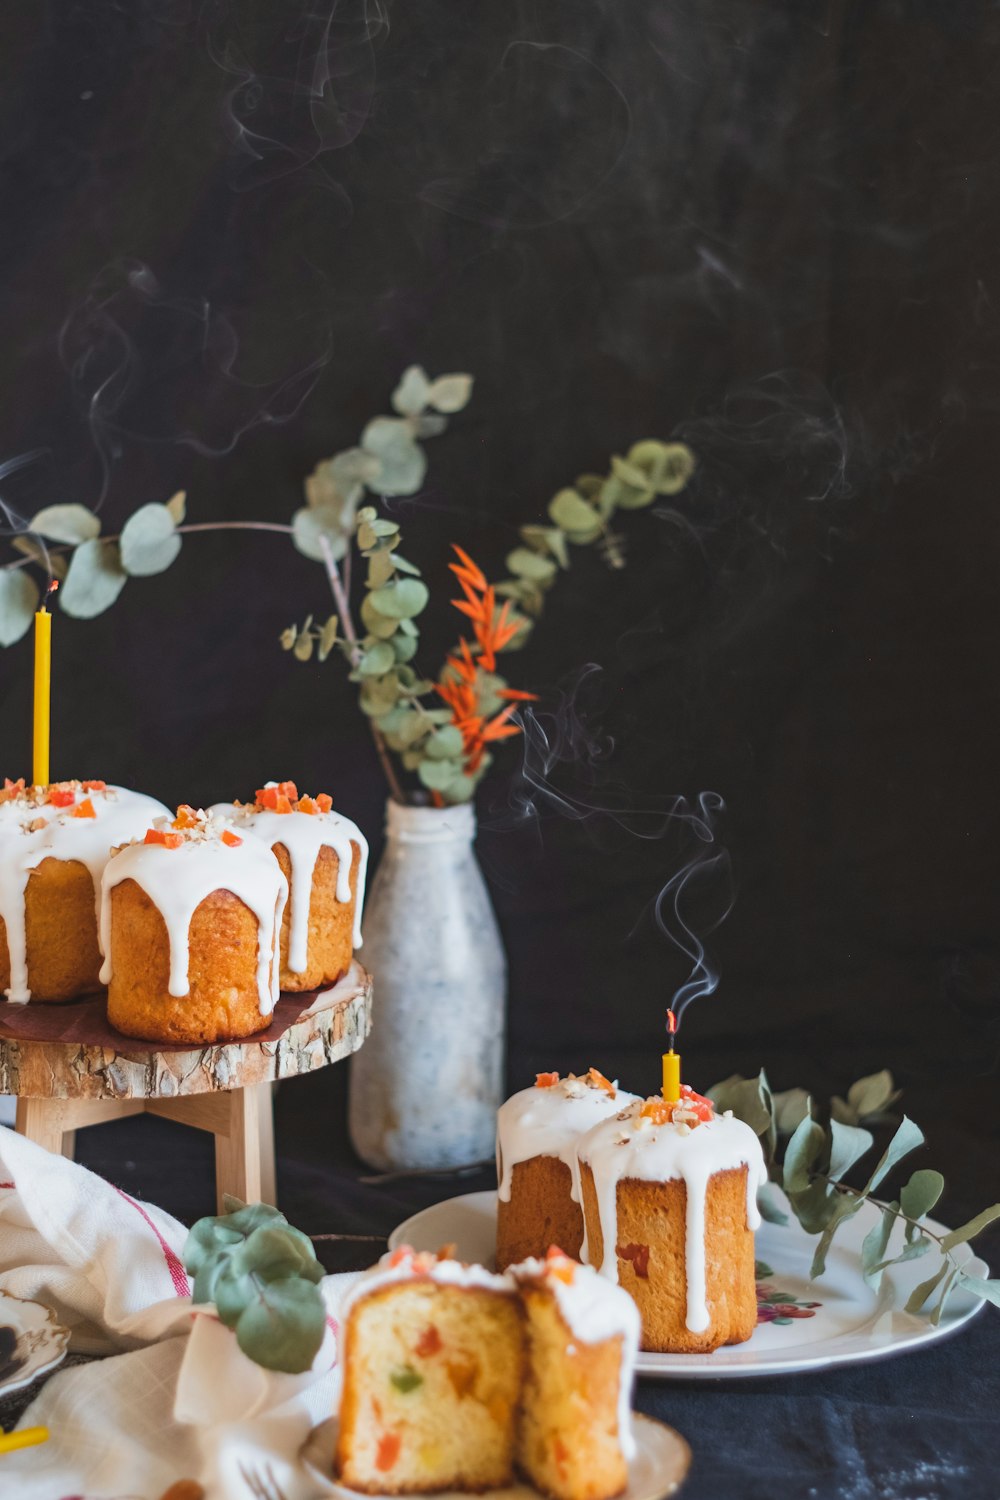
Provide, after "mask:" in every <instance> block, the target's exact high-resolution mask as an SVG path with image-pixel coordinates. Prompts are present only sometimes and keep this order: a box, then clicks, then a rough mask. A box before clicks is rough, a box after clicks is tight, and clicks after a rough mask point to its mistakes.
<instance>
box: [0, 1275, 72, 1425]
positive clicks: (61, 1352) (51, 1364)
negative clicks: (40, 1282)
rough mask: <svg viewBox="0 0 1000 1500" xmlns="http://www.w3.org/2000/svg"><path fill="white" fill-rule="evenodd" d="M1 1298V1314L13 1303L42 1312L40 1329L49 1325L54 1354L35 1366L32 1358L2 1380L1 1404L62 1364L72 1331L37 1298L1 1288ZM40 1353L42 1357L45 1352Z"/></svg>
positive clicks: (50, 1348) (50, 1343)
mask: <svg viewBox="0 0 1000 1500" xmlns="http://www.w3.org/2000/svg"><path fill="white" fill-rule="evenodd" d="M0 1297H2V1298H3V1299H4V1300H3V1302H0V1311H2V1309H3V1308H4V1307H7V1306H9V1305H10V1304H11V1303H14V1304H16V1305H17V1306H19V1307H37V1308H38V1309H39V1311H40V1312H41V1313H42V1314H43V1319H42V1322H41V1323H40V1324H39V1325H38V1326H39V1327H42V1328H44V1327H45V1326H46V1325H48V1333H49V1339H48V1341H47V1345H46V1347H47V1349H48V1350H49V1351H51V1357H43V1358H42V1359H41V1362H40V1363H37V1364H35V1363H33V1361H32V1359H31V1357H30V1356H29V1358H28V1361H27V1365H26V1366H22V1368H21V1369H18V1370H15V1371H14V1373H13V1375H12V1376H11V1378H10V1379H9V1380H0V1401H2V1400H5V1399H6V1398H7V1397H8V1396H12V1395H13V1394H14V1392H15V1391H22V1390H24V1388H25V1387H26V1386H29V1385H32V1384H33V1383H34V1382H35V1381H36V1380H38V1379H39V1378H40V1377H41V1376H42V1375H48V1374H50V1373H51V1371H53V1370H54V1369H55V1368H56V1367H57V1366H58V1365H61V1364H62V1362H63V1360H64V1359H65V1358H66V1353H67V1350H68V1349H69V1341H70V1331H69V1329H68V1328H66V1327H65V1326H64V1324H62V1323H60V1322H59V1320H58V1318H57V1317H56V1314H55V1311H54V1309H53V1308H51V1307H49V1306H48V1305H47V1304H46V1303H44V1302H39V1300H38V1298H37V1297H19V1296H18V1295H17V1294H16V1293H15V1292H8V1291H5V1290H4V1289H3V1288H2V1287H0ZM12 1326H13V1325H12ZM17 1331H18V1333H19V1334H20V1333H23V1332H26V1331H27V1330H26V1329H24V1328H19V1329H18V1330H17ZM38 1352H39V1353H41V1352H42V1351H41V1350H40V1351H38Z"/></svg>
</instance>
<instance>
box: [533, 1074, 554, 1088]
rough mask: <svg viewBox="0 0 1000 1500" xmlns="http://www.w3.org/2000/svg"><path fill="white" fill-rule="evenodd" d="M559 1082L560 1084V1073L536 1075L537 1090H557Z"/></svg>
mask: <svg viewBox="0 0 1000 1500" xmlns="http://www.w3.org/2000/svg"><path fill="white" fill-rule="evenodd" d="M558 1082H559V1074H558V1073H536V1074H535V1088H536V1089H551V1088H555V1086H556V1084H557V1083H558Z"/></svg>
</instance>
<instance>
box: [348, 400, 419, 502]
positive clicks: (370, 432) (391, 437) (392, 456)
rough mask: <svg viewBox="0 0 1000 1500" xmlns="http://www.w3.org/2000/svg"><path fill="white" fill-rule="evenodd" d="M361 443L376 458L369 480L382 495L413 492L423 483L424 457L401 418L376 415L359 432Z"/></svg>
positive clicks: (412, 493) (407, 425) (408, 427)
mask: <svg viewBox="0 0 1000 1500" xmlns="http://www.w3.org/2000/svg"><path fill="white" fill-rule="evenodd" d="M361 446H362V448H364V449H365V451H366V452H368V453H373V454H374V455H375V457H376V458H377V459H378V461H379V471H378V475H377V476H376V478H375V479H374V480H373V481H372V484H373V486H375V487H377V488H378V489H379V490H380V491H381V492H382V494H383V495H414V494H416V492H417V490H419V488H420V486H421V485H422V484H423V482H424V475H425V474H426V472H427V458H426V456H425V454H424V450H423V449H422V448H421V447H420V445H419V443H417V442H416V441H415V440H414V437H413V430H412V428H411V427H410V425H409V423H408V421H407V420H406V419H405V418H403V417H376V418H375V419H374V421H371V422H369V423H368V426H367V427H366V428H365V430H364V432H363V433H362V434H361Z"/></svg>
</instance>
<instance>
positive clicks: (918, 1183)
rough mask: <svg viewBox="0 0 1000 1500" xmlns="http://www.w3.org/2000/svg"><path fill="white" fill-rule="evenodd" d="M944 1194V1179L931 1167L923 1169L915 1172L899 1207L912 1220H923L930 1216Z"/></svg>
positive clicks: (901, 1195)
mask: <svg viewBox="0 0 1000 1500" xmlns="http://www.w3.org/2000/svg"><path fill="white" fill-rule="evenodd" d="M943 1192H944V1178H943V1177H942V1175H941V1173H940V1172H935V1171H934V1170H933V1168H931V1167H921V1168H920V1170H919V1171H917V1172H914V1174H913V1176H912V1177H911V1178H910V1180H909V1182H908V1183H907V1184H906V1186H905V1187H904V1188H903V1190H902V1192H901V1193H900V1195H899V1206H900V1208H901V1209H902V1210H903V1213H904V1214H907V1215H908V1216H909V1217H910V1218H911V1219H922V1218H923V1217H924V1214H929V1213H930V1211H931V1209H932V1208H933V1207H934V1205H935V1203H936V1202H937V1201H938V1199H939V1198H940V1196H941V1194H942V1193H943Z"/></svg>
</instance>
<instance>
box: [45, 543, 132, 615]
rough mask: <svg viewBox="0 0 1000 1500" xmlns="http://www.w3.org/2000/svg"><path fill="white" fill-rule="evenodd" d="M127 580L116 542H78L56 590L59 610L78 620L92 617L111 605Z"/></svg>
mask: <svg viewBox="0 0 1000 1500" xmlns="http://www.w3.org/2000/svg"><path fill="white" fill-rule="evenodd" d="M127 581H128V574H127V573H126V572H125V570H124V568H123V567H122V565H121V558H120V557H119V555H118V543H117V542H102V541H96V540H95V541H89V542H81V543H80V545H79V547H77V549H76V551H75V552H74V553H73V558H72V561H71V562H70V565H69V572H68V573H67V575H66V582H65V583H64V584H63V586H62V589H61V591H60V595H59V597H60V600H61V603H62V607H63V610H64V612H65V613H66V614H68V615H73V616H74V617H75V618H76V619H78V620H92V619H93V618H94V616H95V615H99V614H103V612H104V611H105V610H106V609H110V608H111V606H112V604H114V602H115V600H116V599H117V598H118V595H119V594H120V593H121V591H122V589H123V588H124V587H125V584H126V583H127Z"/></svg>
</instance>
